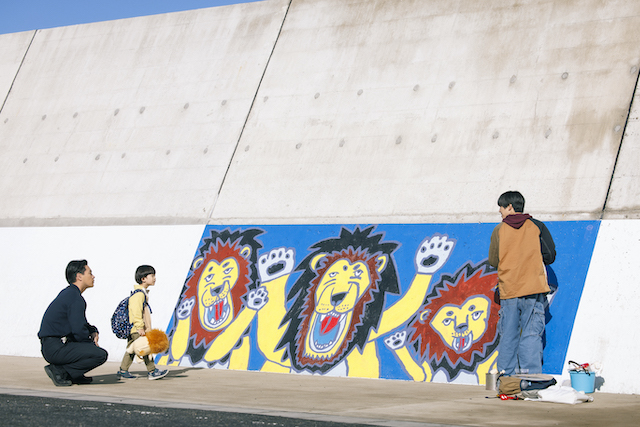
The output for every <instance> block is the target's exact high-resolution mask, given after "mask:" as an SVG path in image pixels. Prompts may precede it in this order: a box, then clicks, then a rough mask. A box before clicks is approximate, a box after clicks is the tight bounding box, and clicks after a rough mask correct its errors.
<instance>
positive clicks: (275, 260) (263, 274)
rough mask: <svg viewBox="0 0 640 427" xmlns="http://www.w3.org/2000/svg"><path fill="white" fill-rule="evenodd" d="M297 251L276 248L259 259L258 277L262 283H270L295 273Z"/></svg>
mask: <svg viewBox="0 0 640 427" xmlns="http://www.w3.org/2000/svg"><path fill="white" fill-rule="evenodd" d="M294 263H295V250H294V249H293V248H288V249H287V248H284V247H282V248H275V249H272V250H271V251H269V253H267V254H264V255H261V256H260V258H258V276H260V282H262V283H264V282H268V281H270V280H275V279H277V278H278V277H282V276H284V275H285V274H289V273H291V272H292V271H293V268H294Z"/></svg>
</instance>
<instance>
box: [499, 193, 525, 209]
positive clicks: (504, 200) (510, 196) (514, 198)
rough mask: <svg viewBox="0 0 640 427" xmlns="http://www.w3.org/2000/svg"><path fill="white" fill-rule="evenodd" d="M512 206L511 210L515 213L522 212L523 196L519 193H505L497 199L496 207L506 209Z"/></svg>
mask: <svg viewBox="0 0 640 427" xmlns="http://www.w3.org/2000/svg"><path fill="white" fill-rule="evenodd" d="M509 205H511V206H513V210H514V211H516V212H517V213H522V212H524V196H523V195H522V194H520V192H519V191H507V192H505V193H502V194H501V195H500V197H499V198H498V206H500V207H502V208H506V207H507V206H509Z"/></svg>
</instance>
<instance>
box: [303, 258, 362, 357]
mask: <svg viewBox="0 0 640 427" xmlns="http://www.w3.org/2000/svg"><path fill="white" fill-rule="evenodd" d="M370 285H371V274H370V272H369V267H368V266H367V265H366V264H365V263H364V262H362V261H356V262H350V261H349V260H347V259H344V258H341V259H338V260H336V261H335V262H334V263H333V264H331V265H330V266H329V268H328V269H327V270H326V271H325V273H324V274H323V275H322V277H321V278H320V282H319V284H318V288H317V290H316V294H315V307H314V310H313V314H312V316H311V321H310V327H309V334H308V335H307V338H306V340H305V346H304V347H305V351H304V353H305V356H307V357H312V358H313V357H320V356H322V357H325V358H331V357H332V356H334V355H335V354H336V352H337V351H338V349H339V348H340V347H341V345H342V343H343V342H344V340H345V338H346V335H347V331H348V329H349V325H350V324H351V319H352V317H353V311H354V308H355V307H356V304H357V303H358V301H359V300H360V298H361V297H362V296H363V295H364V293H365V292H366V290H367V289H369V286H370Z"/></svg>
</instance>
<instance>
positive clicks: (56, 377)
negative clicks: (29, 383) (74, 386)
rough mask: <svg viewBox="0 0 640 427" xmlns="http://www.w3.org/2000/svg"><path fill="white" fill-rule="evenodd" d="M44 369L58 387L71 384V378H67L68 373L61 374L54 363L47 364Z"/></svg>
mask: <svg viewBox="0 0 640 427" xmlns="http://www.w3.org/2000/svg"><path fill="white" fill-rule="evenodd" d="M44 371H45V372H46V373H47V375H48V376H49V378H51V381H53V383H54V384H55V385H56V387H68V386H70V385H71V380H70V379H68V378H67V376H68V375H65V374H66V373H65V374H61V373H60V371H59V370H58V369H57V368H56V367H55V366H53V365H47V366H45V367H44Z"/></svg>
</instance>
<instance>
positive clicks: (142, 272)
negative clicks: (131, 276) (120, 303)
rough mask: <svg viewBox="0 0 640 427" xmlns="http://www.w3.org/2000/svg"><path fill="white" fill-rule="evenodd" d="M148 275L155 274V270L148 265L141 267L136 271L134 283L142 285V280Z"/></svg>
mask: <svg viewBox="0 0 640 427" xmlns="http://www.w3.org/2000/svg"><path fill="white" fill-rule="evenodd" d="M149 274H156V269H155V268H153V267H151V266H150V265H141V266H140V267H138V268H137V269H136V282H137V283H138V284H140V283H142V279H144V278H145V277H147V276H148V275H149Z"/></svg>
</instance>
